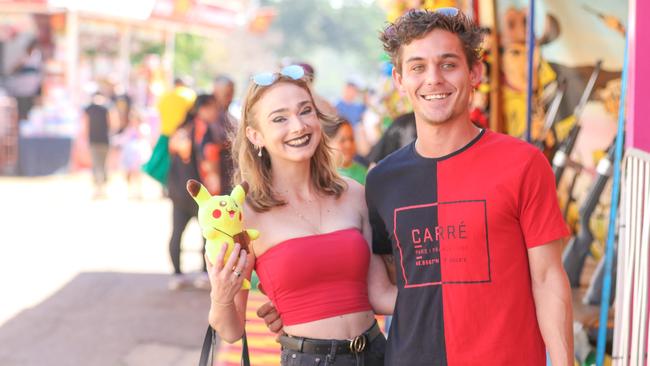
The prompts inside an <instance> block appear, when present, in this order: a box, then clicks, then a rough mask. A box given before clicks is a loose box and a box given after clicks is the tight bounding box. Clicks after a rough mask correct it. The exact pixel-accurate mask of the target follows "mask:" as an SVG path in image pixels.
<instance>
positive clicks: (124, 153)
mask: <svg viewBox="0 0 650 366" xmlns="http://www.w3.org/2000/svg"><path fill="white" fill-rule="evenodd" d="M128 123H129V124H128V125H127V126H126V127H125V128H123V129H122V132H121V133H120V134H119V135H116V140H117V141H116V143H117V144H118V146H119V147H120V150H121V154H120V161H121V165H122V168H123V169H124V172H125V174H126V182H127V184H128V190H129V193H128V194H129V198H135V199H142V197H143V195H142V174H141V170H140V167H141V166H142V164H143V163H144V162H146V161H147V159H149V156H150V155H151V144H150V142H149V141H150V139H149V135H150V128H149V126H148V125H146V124H144V123H142V122H141V120H140V119H139V118H138V117H137V116H136V115H135V114H134V113H133V112H132V117H131V118H129V122H128Z"/></svg>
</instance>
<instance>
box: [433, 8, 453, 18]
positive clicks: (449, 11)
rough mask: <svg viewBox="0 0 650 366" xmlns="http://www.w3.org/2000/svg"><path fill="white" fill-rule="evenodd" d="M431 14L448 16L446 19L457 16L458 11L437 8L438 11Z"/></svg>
mask: <svg viewBox="0 0 650 366" xmlns="http://www.w3.org/2000/svg"><path fill="white" fill-rule="evenodd" d="M433 12H434V13H440V14H442V15H445V16H448V17H455V16H456V15H458V12H459V10H458V9H456V8H451V7H447V8H438V9H436V10H434V11H433Z"/></svg>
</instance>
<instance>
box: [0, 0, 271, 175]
mask: <svg viewBox="0 0 650 366" xmlns="http://www.w3.org/2000/svg"><path fill="white" fill-rule="evenodd" d="M267 13H268V12H267V11H266V10H265V9H264V8H261V7H259V5H256V3H254V2H249V1H240V0H238V1H228V2H225V1H177V0H141V1H135V2H133V1H126V0H117V1H110V2H106V1H101V0H92V1H69V0H14V1H10V0H0V14H2V17H0V44H1V48H0V49H1V50H2V52H0V76H2V77H1V78H0V87H2V89H3V90H4V91H6V94H7V95H8V97H10V98H13V99H14V102H15V103H16V107H17V112H18V113H17V121H14V122H12V123H16V124H17V125H18V126H19V134H18V135H16V136H14V137H13V138H14V139H16V142H15V144H16V146H19V154H17V159H18V162H17V167H16V168H12V169H11V170H12V172H13V174H20V175H28V176H31V175H45V174H52V173H55V172H61V171H67V170H69V169H77V168H83V167H87V166H88V164H89V156H88V148H87V146H86V143H85V142H84V139H83V138H81V137H82V134H83V130H82V125H81V124H80V117H81V111H82V109H83V106H84V105H86V104H87V103H88V102H89V100H90V96H91V94H92V93H93V92H95V91H102V92H105V94H106V95H107V96H109V97H113V99H116V98H119V97H120V95H117V94H114V91H113V90H114V89H121V90H129V92H130V98H131V100H129V103H133V104H134V105H137V106H138V107H139V108H140V110H141V113H140V115H139V118H141V119H142V120H143V121H144V123H147V124H149V130H151V133H152V135H155V134H156V133H157V131H158V130H157V129H158V117H157V115H156V113H155V110H154V108H153V106H154V105H155V101H156V98H157V96H158V95H160V94H161V93H162V92H163V91H164V90H165V89H166V88H168V87H169V86H170V85H171V81H172V79H173V76H174V75H173V73H174V71H173V70H174V54H175V52H176V51H175V48H176V46H177V45H176V44H175V41H176V40H177V34H179V33H183V34H193V35H200V36H203V37H212V38H215V37H216V38H218V37H224V36H225V35H226V34H227V33H228V32H232V31H235V30H238V29H243V30H245V31H248V30H249V28H254V27H259V26H262V27H264V26H265V25H264V24H262V23H264V22H263V20H264V19H265V18H268V17H269V16H272V14H270V15H269V14H267ZM260 24H261V25H260ZM267 25H268V24H267ZM118 129H119V128H118Z"/></svg>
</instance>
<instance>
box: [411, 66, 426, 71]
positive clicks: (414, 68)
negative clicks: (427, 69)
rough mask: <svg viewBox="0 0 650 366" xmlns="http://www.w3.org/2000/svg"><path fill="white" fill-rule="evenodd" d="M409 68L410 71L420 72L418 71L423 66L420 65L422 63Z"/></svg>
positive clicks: (422, 68)
mask: <svg viewBox="0 0 650 366" xmlns="http://www.w3.org/2000/svg"><path fill="white" fill-rule="evenodd" d="M411 70H412V71H416V72H420V71H422V70H424V66H422V65H415V66H413V67H412V68H411Z"/></svg>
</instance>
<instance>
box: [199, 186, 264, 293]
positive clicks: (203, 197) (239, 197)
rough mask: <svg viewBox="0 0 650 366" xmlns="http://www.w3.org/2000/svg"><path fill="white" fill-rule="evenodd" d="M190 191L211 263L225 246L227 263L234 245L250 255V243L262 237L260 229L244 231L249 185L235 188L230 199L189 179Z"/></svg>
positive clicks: (248, 283)
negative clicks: (244, 211) (236, 244)
mask: <svg viewBox="0 0 650 366" xmlns="http://www.w3.org/2000/svg"><path fill="white" fill-rule="evenodd" d="M187 191H188V192H190V195H192V197H193V198H194V200H195V201H196V203H198V204H199V214H198V218H199V226H200V227H201V232H202V233H203V237H204V238H205V239H206V243H205V251H206V253H207V255H208V259H209V260H210V262H212V263H214V262H215V261H216V259H217V255H218V254H219V249H221V245H223V244H226V245H228V249H227V250H226V256H225V257H224V261H226V260H227V259H228V257H229V256H230V253H232V250H233V248H234V247H235V243H239V244H240V245H241V247H242V249H244V250H246V251H247V252H248V245H249V243H250V241H251V240H255V239H257V238H258V237H259V236H260V233H259V231H257V230H254V229H247V230H243V219H244V218H243V215H242V211H243V205H244V198H245V196H246V192H247V191H248V184H247V183H246V182H244V183H242V184H241V185H238V186H236V187H235V188H234V189H233V190H232V193H230V196H227V195H224V196H212V195H211V194H210V192H208V190H207V189H206V188H205V187H204V186H203V185H202V184H201V183H199V182H197V181H195V180H194V179H190V180H188V181H187ZM250 288H251V284H250V282H249V281H248V280H246V279H245V280H244V283H243V284H242V289H244V290H248V289H250Z"/></svg>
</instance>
